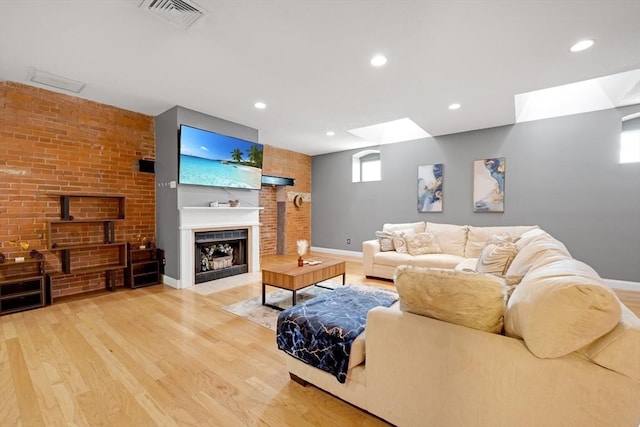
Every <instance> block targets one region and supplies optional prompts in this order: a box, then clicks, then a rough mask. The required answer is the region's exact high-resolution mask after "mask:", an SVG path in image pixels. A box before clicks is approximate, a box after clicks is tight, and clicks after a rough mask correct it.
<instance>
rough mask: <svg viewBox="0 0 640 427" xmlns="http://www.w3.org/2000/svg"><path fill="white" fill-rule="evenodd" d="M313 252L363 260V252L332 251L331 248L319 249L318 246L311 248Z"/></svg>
mask: <svg viewBox="0 0 640 427" xmlns="http://www.w3.org/2000/svg"><path fill="white" fill-rule="evenodd" d="M311 252H320V253H325V254H333V255H343V256H349V257H354V258H362V252H356V251H343V250H341V249H331V248H318V247H316V246H311Z"/></svg>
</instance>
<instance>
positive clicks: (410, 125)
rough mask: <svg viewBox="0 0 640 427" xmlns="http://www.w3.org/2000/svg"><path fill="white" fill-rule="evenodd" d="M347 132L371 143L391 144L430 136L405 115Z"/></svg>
mask: <svg viewBox="0 0 640 427" xmlns="http://www.w3.org/2000/svg"><path fill="white" fill-rule="evenodd" d="M347 132H349V133H350V134H352V135H355V136H357V137H360V138H362V139H364V140H365V141H367V142H371V143H372V144H393V143H395V142H404V141H412V140H414V139H420V138H428V137H430V136H431V135H429V134H428V133H427V131H425V130H424V129H422V128H421V127H420V126H418V125H417V124H415V122H414V121H413V120H411V119H409V118H407V117H405V118H404V119H398V120H392V121H390V122H385V123H380V124H377V125H372V126H365V127H361V128H357V129H351V130H348V131H347Z"/></svg>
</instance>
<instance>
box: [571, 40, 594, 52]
mask: <svg viewBox="0 0 640 427" xmlns="http://www.w3.org/2000/svg"><path fill="white" fill-rule="evenodd" d="M595 42H596V41H595V40H593V39H587V40H580V41H579V42H577V43H576V44H574V45H573V46H571V48H569V50H570V51H571V52H581V51H583V50H586V49H589V48H590V47H591V46H593V44H594V43H595Z"/></svg>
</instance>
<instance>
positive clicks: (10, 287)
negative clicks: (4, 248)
mask: <svg viewBox="0 0 640 427" xmlns="http://www.w3.org/2000/svg"><path fill="white" fill-rule="evenodd" d="M44 274H45V272H44V260H37V259H26V260H24V261H23V262H15V260H12V259H11V260H5V261H4V262H3V263H1V264H0V315H3V314H9V313H14V312H17V311H22V310H29V309H31V308H38V307H43V306H44V305H45V280H44Z"/></svg>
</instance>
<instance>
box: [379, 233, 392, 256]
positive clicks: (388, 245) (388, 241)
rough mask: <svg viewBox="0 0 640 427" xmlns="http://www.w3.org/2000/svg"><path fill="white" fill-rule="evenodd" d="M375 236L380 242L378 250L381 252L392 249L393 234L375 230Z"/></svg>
mask: <svg viewBox="0 0 640 427" xmlns="http://www.w3.org/2000/svg"><path fill="white" fill-rule="evenodd" d="M376 237H377V238H378V243H380V250H381V251H382V252H389V251H392V250H393V236H392V235H391V233H387V232H386V231H376Z"/></svg>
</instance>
